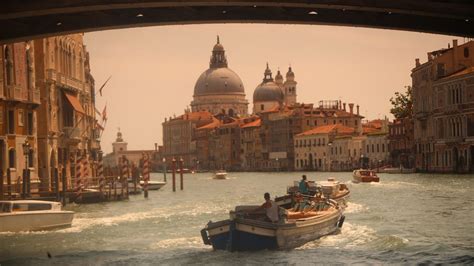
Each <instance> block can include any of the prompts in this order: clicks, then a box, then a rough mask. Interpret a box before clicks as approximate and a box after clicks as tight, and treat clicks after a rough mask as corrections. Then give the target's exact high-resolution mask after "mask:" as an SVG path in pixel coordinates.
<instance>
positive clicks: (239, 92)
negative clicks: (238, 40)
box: [191, 36, 297, 116]
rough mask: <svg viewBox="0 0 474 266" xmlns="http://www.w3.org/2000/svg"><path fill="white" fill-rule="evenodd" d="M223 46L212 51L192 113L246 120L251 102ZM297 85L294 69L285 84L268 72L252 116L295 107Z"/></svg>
mask: <svg viewBox="0 0 474 266" xmlns="http://www.w3.org/2000/svg"><path fill="white" fill-rule="evenodd" d="M227 66H228V65H227V58H226V55H225V50H224V46H222V44H221V43H220V41H219V36H217V43H216V44H215V45H214V48H213V49H212V56H211V61H210V63H209V69H207V70H206V71H204V72H203V73H202V74H201V76H199V78H198V80H197V81H196V85H195V86H194V95H193V101H192V102H191V110H192V111H193V112H199V111H208V112H210V113H212V114H213V115H216V114H227V115H229V116H245V115H247V112H248V104H249V103H248V101H247V100H246V99H245V90H244V85H243V83H242V80H241V79H240V77H239V76H238V75H237V74H236V73H235V72H234V71H232V70H231V69H230V68H228V67H227ZM296 84H297V83H296V81H295V74H294V73H293V71H292V69H291V67H289V69H288V72H287V73H286V81H284V80H283V76H282V75H281V73H280V70H278V73H277V75H276V76H275V80H274V79H273V77H272V71H271V70H270V68H269V67H268V63H267V68H266V69H265V73H264V78H263V81H262V83H260V84H259V85H258V86H257V87H256V88H255V91H254V94H253V113H254V114H257V113H260V112H264V111H268V110H273V109H275V108H276V107H279V106H283V105H293V104H295V103H296Z"/></svg>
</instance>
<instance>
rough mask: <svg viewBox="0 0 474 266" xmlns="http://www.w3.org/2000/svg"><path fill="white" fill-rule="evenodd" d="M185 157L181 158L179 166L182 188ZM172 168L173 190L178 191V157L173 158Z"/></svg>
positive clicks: (182, 187)
mask: <svg viewBox="0 0 474 266" xmlns="http://www.w3.org/2000/svg"><path fill="white" fill-rule="evenodd" d="M183 162H184V161H183V158H180V159H179V162H178V167H179V187H180V189H181V190H184V178H183V174H184V170H183ZM171 170H172V172H171V173H172V178H173V192H176V159H175V158H173V160H171Z"/></svg>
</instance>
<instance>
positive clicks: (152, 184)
mask: <svg viewBox="0 0 474 266" xmlns="http://www.w3.org/2000/svg"><path fill="white" fill-rule="evenodd" d="M144 185H145V182H144V181H143V180H141V181H140V186H141V187H142V188H143V186H144ZM164 185H166V182H162V181H152V180H150V181H148V190H159V189H160V188H162V187H163V186H164Z"/></svg>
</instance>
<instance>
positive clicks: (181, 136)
mask: <svg viewBox="0 0 474 266" xmlns="http://www.w3.org/2000/svg"><path fill="white" fill-rule="evenodd" d="M213 121H214V117H213V115H212V114H211V113H210V112H208V111H199V112H191V111H189V110H186V111H185V113H184V114H183V115H181V116H178V117H173V118H171V117H170V118H169V119H165V121H164V122H163V123H162V125H163V156H164V158H166V160H167V164H169V162H171V160H172V159H173V158H176V159H179V158H183V160H184V167H185V168H194V166H195V165H196V163H197V161H198V157H197V149H196V136H195V133H196V129H197V128H200V127H202V126H204V125H207V124H209V123H211V122H213Z"/></svg>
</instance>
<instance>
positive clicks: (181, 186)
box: [179, 157, 184, 190]
mask: <svg viewBox="0 0 474 266" xmlns="http://www.w3.org/2000/svg"><path fill="white" fill-rule="evenodd" d="M179 188H180V189H181V190H183V188H184V184H183V158H182V157H181V158H180V159H179Z"/></svg>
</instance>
